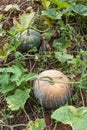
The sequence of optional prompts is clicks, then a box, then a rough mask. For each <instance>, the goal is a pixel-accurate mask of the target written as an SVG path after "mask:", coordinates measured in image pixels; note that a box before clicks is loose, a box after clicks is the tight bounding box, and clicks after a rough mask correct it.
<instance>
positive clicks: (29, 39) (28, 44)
mask: <svg viewBox="0 0 87 130" xmlns="http://www.w3.org/2000/svg"><path fill="white" fill-rule="evenodd" d="M17 39H18V40H20V41H21V44H20V45H19V47H18V50H19V51H21V52H27V51H29V50H30V49H32V48H33V47H36V48H37V49H39V46H40V45H41V35H40V33H38V32H37V31H34V30H31V29H29V32H28V31H27V30H25V31H24V32H23V33H21V34H20V35H18V37H17Z"/></svg>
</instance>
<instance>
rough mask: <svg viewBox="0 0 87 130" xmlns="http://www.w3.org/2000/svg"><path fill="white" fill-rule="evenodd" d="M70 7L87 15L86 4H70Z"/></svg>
mask: <svg viewBox="0 0 87 130" xmlns="http://www.w3.org/2000/svg"><path fill="white" fill-rule="evenodd" d="M71 9H72V10H73V11H74V12H75V13H78V14H80V15H83V16H87V6H85V5H82V4H78V5H72V6H71Z"/></svg>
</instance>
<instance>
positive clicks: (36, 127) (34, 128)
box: [28, 118, 46, 130]
mask: <svg viewBox="0 0 87 130" xmlns="http://www.w3.org/2000/svg"><path fill="white" fill-rule="evenodd" d="M29 126H30V127H29V129H28V130H44V128H45V126H46V124H45V120H44V119H39V118H37V119H36V120H35V121H30V122H29Z"/></svg>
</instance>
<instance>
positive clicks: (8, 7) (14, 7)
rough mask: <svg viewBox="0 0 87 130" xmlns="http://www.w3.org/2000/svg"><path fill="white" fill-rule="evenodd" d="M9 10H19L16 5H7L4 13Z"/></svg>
mask: <svg viewBox="0 0 87 130" xmlns="http://www.w3.org/2000/svg"><path fill="white" fill-rule="evenodd" d="M10 9H16V10H20V8H19V6H18V5H17V4H9V5H7V6H6V7H5V9H4V10H5V11H9V10H10Z"/></svg>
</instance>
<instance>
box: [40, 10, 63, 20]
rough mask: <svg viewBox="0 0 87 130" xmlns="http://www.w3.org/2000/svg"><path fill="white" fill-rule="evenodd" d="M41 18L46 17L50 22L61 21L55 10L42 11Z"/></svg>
mask: <svg viewBox="0 0 87 130" xmlns="http://www.w3.org/2000/svg"><path fill="white" fill-rule="evenodd" d="M42 15H43V16H47V17H48V18H51V19H52V20H56V19H61V16H62V14H61V13H59V12H57V11H56V9H55V8H50V9H46V10H43V11H42Z"/></svg>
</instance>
